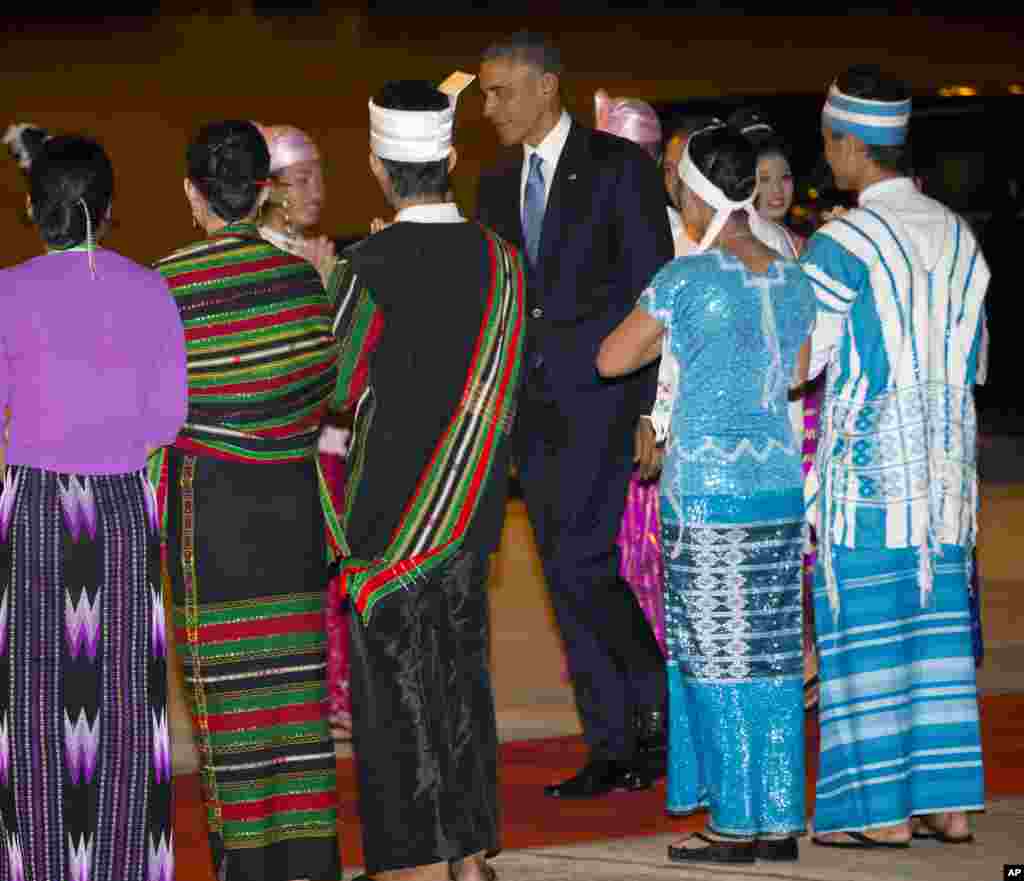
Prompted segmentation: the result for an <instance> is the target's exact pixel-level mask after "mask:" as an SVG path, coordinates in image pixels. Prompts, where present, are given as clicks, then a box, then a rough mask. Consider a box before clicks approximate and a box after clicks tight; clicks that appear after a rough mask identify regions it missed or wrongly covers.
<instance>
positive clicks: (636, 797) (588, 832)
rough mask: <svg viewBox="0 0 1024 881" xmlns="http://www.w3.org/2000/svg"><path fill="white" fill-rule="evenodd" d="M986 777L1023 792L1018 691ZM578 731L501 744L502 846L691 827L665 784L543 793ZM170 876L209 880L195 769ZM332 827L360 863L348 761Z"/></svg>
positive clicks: (184, 793)
mask: <svg viewBox="0 0 1024 881" xmlns="http://www.w3.org/2000/svg"><path fill="white" fill-rule="evenodd" d="M981 719H982V737H983V743H984V750H985V763H986V769H985V770H986V783H987V786H988V796H989V797H990V798H997V797H1005V796H1011V795H1016V796H1024V750H1021V748H1020V744H1021V743H1022V742H1024V695H1018V694H1013V695H991V696H987V697H984V698H983V699H982V702H981ZM817 746H818V741H817V724H816V723H814V722H809V724H808V726H807V751H808V752H807V755H808V759H809V760H808V769H809V775H808V776H809V779H808V784H807V785H808V805H809V808H812V807H813V785H814V782H813V776H814V768H815V765H814V762H813V761H810V757H811V756H815V755H816V753H817ZM585 757H586V748H585V747H584V745H583V742H582V740H581V739H580V738H578V737H556V738H550V739H545V740H529V741H519V742H516V743H507V744H504V745H503V746H502V747H501V780H502V786H501V795H502V810H503V812H504V818H503V823H502V829H503V843H504V846H505V847H506V848H508V849H518V848H524V847H536V846H540V845H550V844H568V843H571V842H577V841H593V840H598V839H607V838H623V837H629V836H636V835H650V834H656V833H659V832H670V831H673V830H677V831H682V830H685V829H688V828H699V827H700V826H701V825H702V824H703V822H704V818H703V816H702V815H697V816H695V817H692V818H689V819H687V820H680V819H678V818H673V817H669V816H667V815H666V814H665V812H664V805H665V787H664V784H661V785H658V786H656V787H654V788H653V789H651V790H649V791H647V792H637V793H616V794H614V795H610V796H607V797H605V798H599V799H592V800H587V801H577V802H559V801H556V800H554V799H549V798H545V797H544V795H543V791H542V790H543V786H544V784H546V783H552V782H555V781H557V780H560V779H562V778H564V777H567V776H569V775H571V774H572V773H573V772H575V771H576V770H578V769H579V768H580V766H581V765H582V764H583V762H584V761H585ZM174 794H175V798H176V800H177V801H176V804H175V844H176V848H175V850H176V854H177V876H178V877H179V878H187V879H189V881H214V879H213V874H212V871H211V869H210V864H209V859H210V858H209V849H208V846H207V842H206V827H205V817H204V812H203V809H202V808H201V806H200V803H199V777H198V775H196V774H189V775H187V776H183V777H178V778H176V779H175V788H174ZM338 795H339V799H340V816H339V824H338V825H339V828H340V831H341V837H342V855H343V857H344V860H345V865H346V866H356V865H359V864H361V862H362V847H361V844H360V838H359V835H360V833H359V817H358V812H357V809H356V787H355V770H354V768H353V765H352V760H350V759H348V760H343V761H341V762H339V763H338Z"/></svg>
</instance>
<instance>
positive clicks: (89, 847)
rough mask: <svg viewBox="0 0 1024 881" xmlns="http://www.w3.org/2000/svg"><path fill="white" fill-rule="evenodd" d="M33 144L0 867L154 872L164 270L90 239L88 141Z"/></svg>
mask: <svg viewBox="0 0 1024 881" xmlns="http://www.w3.org/2000/svg"><path fill="white" fill-rule="evenodd" d="M15 134H18V132H15ZM38 140H42V139H41V138H39V139H37V141H38ZM36 147H37V152H36V153H35V155H32V156H30V157H28V156H27V157H26V161H25V162H23V166H26V165H29V162H28V160H29V159H31V162H30V167H28V169H27V171H28V179H29V184H30V196H29V213H30V215H31V216H32V219H33V221H34V222H35V224H36V226H37V227H38V230H39V233H40V235H41V236H42V239H43V243H44V245H45V253H44V254H43V255H42V256H39V257H35V258H33V259H31V260H28V261H26V262H24V263H21V264H19V265H18V266H15V267H13V268H11V269H7V270H4V271H0V409H5V410H6V409H7V408H9V410H10V421H9V425H8V433H7V435H6V440H5V445H6V467H5V468H3V469H0V470H2V471H3V490H2V494H0V866H3V867H5V869H9V876H8V875H7V874H4V870H0V875H3V877H11V878H94V879H100V878H107V879H112V878H117V879H124V881H152V879H161V881H162V879H170V878H172V877H174V867H173V860H174V842H173V836H172V825H171V824H172V814H171V750H170V742H169V739H168V721H167V667H166V662H165V642H166V640H165V629H164V603H163V591H162V589H161V582H160V568H159V565H160V558H159V536H158V533H157V522H156V504H155V496H154V493H153V490H152V488H151V486H150V484H149V482H148V480H147V478H146V475H145V471H144V466H145V463H146V456H147V454H148V452H149V450H151V449H152V448H155V447H157V446H161V445H164V444H169V443H171V442H172V441H173V440H174V438H175V437H176V436H177V434H178V430H179V429H180V428H181V426H182V424H183V423H184V421H185V406H186V373H185V341H184V332H183V330H182V325H181V320H180V318H179V317H178V310H177V308H176V307H175V304H174V301H173V300H172V298H171V295H170V293H169V291H168V288H167V284H166V282H164V280H163V278H162V277H161V276H160V275H159V274H157V273H156V272H152V271H150V270H148V269H145V268H143V267H142V266H139V265H138V264H136V263H133V262H132V261H131V260H128V259H126V258H125V257H122V256H120V255H119V254H117V253H115V252H113V251H110V250H107V249H105V248H101V247H98V245H97V244H96V242H97V240H98V239H99V238H100V237H101V236H102V234H103V233H104V232H105V231H106V228H107V226H108V221H109V219H110V204H111V195H112V191H113V170H112V168H111V165H110V160H109V159H108V158H107V156H106V154H105V153H104V151H103V148H102V147H100V146H99V145H98V144H96V143H95V142H93V141H91V140H88V139H86V138H82V137H75V136H61V137H52V138H47V139H46V140H45V141H44V142H42V143H41V144H38V143H37V144H36Z"/></svg>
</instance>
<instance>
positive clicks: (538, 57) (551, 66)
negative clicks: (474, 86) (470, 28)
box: [481, 31, 563, 76]
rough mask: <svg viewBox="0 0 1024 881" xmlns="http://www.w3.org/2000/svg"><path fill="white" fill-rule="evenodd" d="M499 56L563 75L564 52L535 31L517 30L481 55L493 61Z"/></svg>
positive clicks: (482, 57) (541, 70)
mask: <svg viewBox="0 0 1024 881" xmlns="http://www.w3.org/2000/svg"><path fill="white" fill-rule="evenodd" d="M497 58H506V59H511V60H513V61H519V62H521V63H523V64H528V65H530V66H531V67H533V68H535V69H536V70H538V71H540V72H541V73H553V74H555V76H561V75H562V70H563V68H562V53H561V52H559V51H558V47H557V46H555V45H554V44H553V43H552V42H551V41H550V40H549V39H548V38H547V37H545V36H544V35H543V34H538V33H536V32H535V31H516V32H515V33H514V34H511V35H510V36H508V37H505V38H503V39H501V40H497V41H495V42H494V43H491V45H490V46H488V47H487V48H486V49H484V51H483V55H482V56H481V60H482V61H493V60H495V59H497Z"/></svg>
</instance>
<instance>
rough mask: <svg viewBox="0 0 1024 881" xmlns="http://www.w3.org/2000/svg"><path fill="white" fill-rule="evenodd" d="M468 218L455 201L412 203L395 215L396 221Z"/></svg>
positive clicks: (435, 220)
mask: <svg viewBox="0 0 1024 881" xmlns="http://www.w3.org/2000/svg"><path fill="white" fill-rule="evenodd" d="M465 222H466V218H465V217H463V216H462V212H461V211H459V206H458V205H456V204H455V203H454V202H431V203H428V204H426V205H410V206H409V207H408V208H403V209H402V210H401V211H399V212H398V213H397V214H396V215H395V223H465Z"/></svg>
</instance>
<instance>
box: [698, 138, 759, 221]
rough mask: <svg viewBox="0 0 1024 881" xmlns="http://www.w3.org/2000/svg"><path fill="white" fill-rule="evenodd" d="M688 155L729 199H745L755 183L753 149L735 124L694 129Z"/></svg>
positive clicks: (738, 200) (733, 200)
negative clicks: (733, 125) (695, 130)
mask: <svg viewBox="0 0 1024 881" xmlns="http://www.w3.org/2000/svg"><path fill="white" fill-rule="evenodd" d="M687 149H688V150H689V151H690V159H691V160H693V163H694V165H696V166H697V168H698V169H700V171H701V173H702V174H703V175H704V177H706V178H707V179H708V180H709V181H711V183H713V184H714V185H715V186H716V187H718V189H720V190H721V191H722V192H723V193H725V195H726V198H728V199H729V200H730V201H731V202H742V201H744V200H745V199H749V198H750V196H751V195H752V194H753V192H754V187H755V186H757V151H756V150H755V149H754V146H753V144H751V143H750V141H749V140H747V138H746V137H744V136H743V135H742V134H740V132H738V131H737V130H736V129H735V128H733V127H732V126H728V125H718V126H713V127H711V128H706V129H703V130H701V131H698V132H695V133H694V134H692V135H691V136H690V141H689V143H688V144H687Z"/></svg>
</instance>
